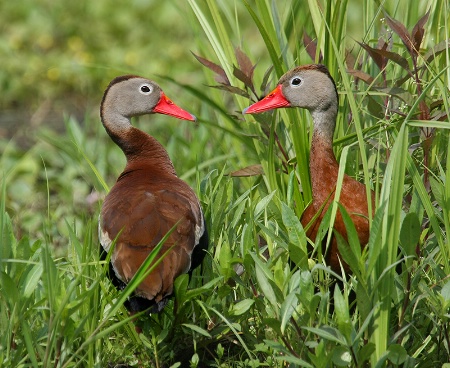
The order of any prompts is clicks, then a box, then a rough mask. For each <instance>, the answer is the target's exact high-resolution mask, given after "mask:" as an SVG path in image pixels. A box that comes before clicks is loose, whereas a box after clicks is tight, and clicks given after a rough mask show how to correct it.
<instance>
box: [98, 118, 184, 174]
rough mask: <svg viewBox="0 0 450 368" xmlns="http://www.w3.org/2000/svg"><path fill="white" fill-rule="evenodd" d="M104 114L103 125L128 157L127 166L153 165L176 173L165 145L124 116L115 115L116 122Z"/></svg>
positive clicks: (166, 171)
mask: <svg viewBox="0 0 450 368" xmlns="http://www.w3.org/2000/svg"><path fill="white" fill-rule="evenodd" d="M110 121H111V120H109V119H108V116H103V115H102V122H103V125H104V127H105V129H106V131H107V133H108V134H109V136H110V137H111V139H112V140H113V141H114V142H115V143H116V144H117V145H118V146H119V147H120V148H121V149H122V151H123V153H124V154H125V156H126V158H127V168H129V167H131V166H133V167H136V165H138V166H151V167H153V168H155V169H158V170H162V171H163V172H165V173H168V174H173V175H176V172H175V168H174V167H173V164H172V161H171V160H170V157H169V155H168V154H167V151H166V150H165V149H164V147H163V146H162V145H161V144H160V143H159V142H158V141H157V140H156V139H155V138H153V137H152V136H151V135H149V134H147V133H145V132H143V131H142V130H139V129H137V128H135V127H133V126H132V125H131V122H130V119H129V118H126V117H124V116H120V117H117V116H116V117H115V120H114V124H111V123H110Z"/></svg>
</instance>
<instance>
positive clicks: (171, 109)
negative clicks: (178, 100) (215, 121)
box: [153, 92, 197, 121]
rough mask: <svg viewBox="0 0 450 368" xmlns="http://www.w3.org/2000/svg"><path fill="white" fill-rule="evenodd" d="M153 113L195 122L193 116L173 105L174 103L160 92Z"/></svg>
mask: <svg viewBox="0 0 450 368" xmlns="http://www.w3.org/2000/svg"><path fill="white" fill-rule="evenodd" d="M153 112H156V113H158V114H164V115H170V116H173V117H175V118H178V119H183V120H190V121H196V120H197V118H196V117H195V116H194V115H192V114H191V113H189V112H187V111H186V110H183V109H182V108H181V107H179V106H177V105H175V103H174V102H173V101H172V100H171V99H170V98H169V97H167V96H166V95H165V94H164V92H161V97H160V99H159V101H158V103H157V104H156V106H155V107H154V109H153Z"/></svg>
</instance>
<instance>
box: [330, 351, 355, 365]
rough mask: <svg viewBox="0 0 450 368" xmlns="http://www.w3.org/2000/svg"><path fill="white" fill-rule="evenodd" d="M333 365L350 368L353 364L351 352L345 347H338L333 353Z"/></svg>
mask: <svg viewBox="0 0 450 368" xmlns="http://www.w3.org/2000/svg"><path fill="white" fill-rule="evenodd" d="M332 359H333V363H334V364H336V366H338V367H348V366H349V365H350V364H351V362H352V355H351V353H350V351H349V350H348V349H347V348H345V347H343V346H336V347H335V348H334V349H333V352H332Z"/></svg>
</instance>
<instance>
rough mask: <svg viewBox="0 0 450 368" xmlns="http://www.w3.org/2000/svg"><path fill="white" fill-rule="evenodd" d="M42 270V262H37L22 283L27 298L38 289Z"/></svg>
mask: <svg viewBox="0 0 450 368" xmlns="http://www.w3.org/2000/svg"><path fill="white" fill-rule="evenodd" d="M42 272H43V266H42V263H37V264H35V265H34V266H33V267H32V268H31V269H30V271H29V272H28V274H27V276H26V278H25V280H24V283H23V284H22V292H23V296H24V297H25V298H28V297H29V296H30V295H31V294H32V293H33V292H34V291H35V290H36V287H37V285H38V283H39V281H41V275H42Z"/></svg>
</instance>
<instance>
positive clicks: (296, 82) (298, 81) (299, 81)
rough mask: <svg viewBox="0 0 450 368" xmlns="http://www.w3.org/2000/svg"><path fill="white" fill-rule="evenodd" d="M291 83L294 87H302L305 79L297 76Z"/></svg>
mask: <svg viewBox="0 0 450 368" xmlns="http://www.w3.org/2000/svg"><path fill="white" fill-rule="evenodd" d="M290 83H291V86H292V87H300V86H301V85H302V83H303V79H302V78H300V77H298V76H295V77H293V78H292V79H291V82H290Z"/></svg>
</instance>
